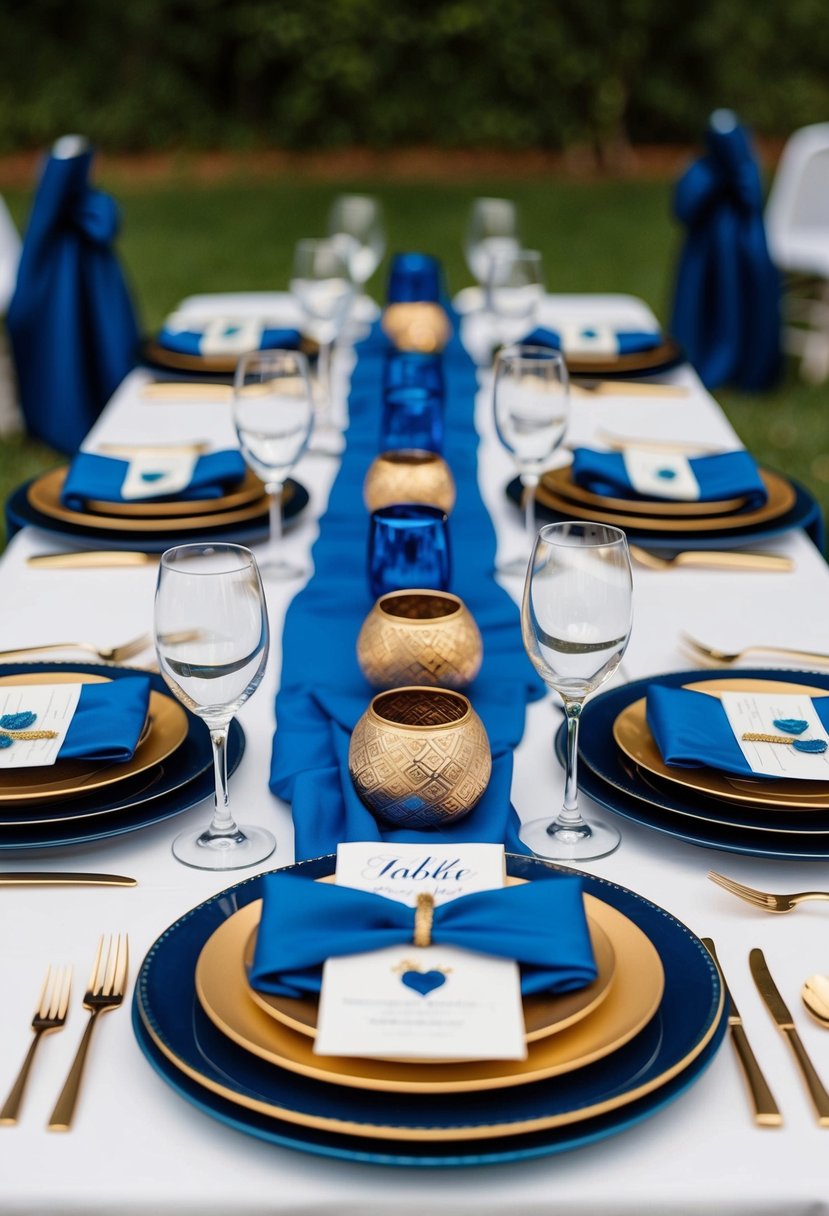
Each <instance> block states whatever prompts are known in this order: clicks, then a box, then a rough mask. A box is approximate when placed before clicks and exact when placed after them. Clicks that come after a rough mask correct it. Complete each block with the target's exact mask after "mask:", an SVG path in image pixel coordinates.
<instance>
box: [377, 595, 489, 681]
mask: <svg viewBox="0 0 829 1216" xmlns="http://www.w3.org/2000/svg"><path fill="white" fill-rule="evenodd" d="M482 659H483V642H482V641H481V635H480V632H479V631H478V626H477V625H476V624H475V620H474V618H473V616H472V614H471V613H470V611H469V609H468V608H467V607H466V605H465V604H464V602H463V600H461V599H459V598H458V596H456V595H450V594H449V592H447V591H428V590H416V591H392V592H390V593H389V594H388V595H381V596H380V599H379V600H378V601H377V603H376V604H375V605H374V607H373V608H372V610H371V612H370V613H369V614H368V616H367V617H366V619H365V621H364V622H363V627H362V629H361V630H360V634H359V637H358V638H357V661H358V663H359V664H360V668H361V670H362V672H363V675H364V676H365V677H366V679H367V680H368V682H369V684H373V685H374V687H375V688H397V687H400V686H401V685H404V684H427V685H431V686H433V687H440V688H465V687H466V685H467V684H469V683H471V681H472V680H474V679H475V676H476V675H477V674H478V672H479V671H480V669H481V660H482Z"/></svg>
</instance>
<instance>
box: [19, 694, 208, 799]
mask: <svg viewBox="0 0 829 1216" xmlns="http://www.w3.org/2000/svg"><path fill="white" fill-rule="evenodd" d="M137 674H140V673H137ZM108 682H109V681H108V679H107V677H106V676H98V675H91V674H89V673H85V672H74V671H60V672H56V671H47V672H40V671H39V672H26V673H24V674H21V675H12V676H3V677H2V678H0V684H106V683H108ZM148 717H149V730H147V731H146V732H145V735H144V736H143V738H142V741H141V742H140V743H139V744H138V746H137V747H136V749H135V752H134V753H133V757H132V759H131V760H128V761H126V763H124V764H102V763H101V762H100V761H82V760H63V761H61V760H59V761H57V763H55V764H53V765H50V766H49V767H46V768H28V769H2V770H0V803H3V802H8V803H22V802H26V803H29V802H48V801H51V800H54V799H58V798H71V797H73V796H74V795H83V794H86V793H89V792H90V791H91V790H94V789H98V788H100V787H101V786H104V785H114V784H115V783H116V782H118V781H124V780H126V778H128V777H134V776H136V774H138V773H143V772H145V771H146V770H147V769H150V768H152V767H153V766H154V765H156V764H158V763H160V761H162V760H164V759H166V757H167V756H169V755H171V754H172V753H173V752H174V751H175V750H176V748H177V747H179V746H180V745H181V744H182V743H183V742H184V739H185V737H186V735H187V715H186V714H185V712H184V710H183V709H182V707H181V706H180V705H179V704H178V702H177V701H174V700H173V699H172V697H167V696H164V695H163V694H162V693H160V692H155V691H151V692H150V703H149V714H148Z"/></svg>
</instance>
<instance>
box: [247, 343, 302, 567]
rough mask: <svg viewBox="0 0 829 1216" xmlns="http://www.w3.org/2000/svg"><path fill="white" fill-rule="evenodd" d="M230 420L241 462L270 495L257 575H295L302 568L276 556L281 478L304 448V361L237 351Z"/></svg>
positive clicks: (295, 354) (290, 353) (280, 353)
mask: <svg viewBox="0 0 829 1216" xmlns="http://www.w3.org/2000/svg"><path fill="white" fill-rule="evenodd" d="M233 423H234V425H235V427H236V434H237V435H238V437H239V446H240V448H241V449H242V455H243V456H244V458H245V460H246V462H247V463H248V464H249V465H250V467H251V468H252V469H253V471H254V473H255V474H256V475H257V477H260V478H261V479H262V481H263V482H264V483H265V489H266V490H267V492H268V495H269V498H270V520H271V536H270V546H269V547H270V555H269V556H268V557H266V560H265V561H264V562H263V564H262V571H263V573H265V574H267V575H269V576H273V577H274V578H297V577H299V576H300V575H302V574H304V573H305V571H304V570H303V569H302V568H301V567H299V566H295V565H292V564H291V563H290V562H286V561H285V560H284V558H281V557H280V556H279V547H280V542H281V540H282V531H283V529H282V496H283V493H284V489H285V479H286V477H287V476H288V474H289V472H290V471H291V469H292V468H293V467H294V465H295V464H296V462H297V461H298V460H299V458H300V456H301V455H302V453H303V452H304V451H305V449H306V447H307V446H308V440H309V438H310V435H311V429H312V427H313V423H314V407H313V401H312V397H311V382H310V377H309V374H308V361H307V359H306V358H305V356H304V355H303V354H301V353H300V352H299V351H294V350H260V351H252V352H251V353H250V354H247V355H243V356H242V358H241V359H240V360H239V362H238V363H237V365H236V375H235V377H234V381H233Z"/></svg>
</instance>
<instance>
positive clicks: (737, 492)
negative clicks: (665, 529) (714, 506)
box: [571, 448, 768, 510]
mask: <svg viewBox="0 0 829 1216" xmlns="http://www.w3.org/2000/svg"><path fill="white" fill-rule="evenodd" d="M642 459H644V460H645V461H646V462H647V465H648V467H649V468H650V469H651V471H652V477H650V478H649V479H648V488H649V489H650V490H652V491H653V492H651V493H640V492H638V491H637V490H636V489H635V488H634V485H633V484H632V481H631V469H632V463H631V462H632V461H633V460H642ZM683 469H688V470H690V473H691V474H692V477H691V487H690V488H689V492H688V493H687V494H686V493H682V494H681V493H679V492H677V491H676V488H675V487H674V492H673V493H672V492H671V487H672V485H673V484H674V483H675V482H676V481H677V479H678V478H679V476H680V474H681V472H682V470H683ZM571 472H572V477H573V481H574V482H575V483H576V485H579V486H583V487H584V489H586V490H590V491H591V492H592V493H593V494H601V495H603V496H606V497H610V498H631V499H638V500H641V501H654V502H662V501H685V502H719V501H720V500H722V499H725V498H742V497H745V498H746V499H747V502H746V507H747V508H748V509H751V510H753V509H755V508H757V507H761V506H763V504H764V503H765V502H766V501H767V499H768V492H767V490H766V487H765V485H764V484H763V480H762V478H761V477H760V473H759V471H758V468H757V463H756V461H755V460H754V457H753V456H752V455H751V454H750V453H749V452H746V451H745V450H742V449H740V450H738V451H735V452H718V453H717V454H716V455H714V456H696V457H692V458H691V459H690V460H688V459H687V458H685V457H678V456H677V455H676V454H674V453H670V454H665V455H660V454H659V453H652V452H649V453H646V452H645V451H644V450H639V451H638V452H637V453H624V452H597V451H595V450H594V449H593V448H576V449H575V451H574V452H573V464H572V466H571ZM660 478H664V484H665V491H664V493H659V492H658V490H659V486H660V484H661V482H660ZM694 491H696V492H694Z"/></svg>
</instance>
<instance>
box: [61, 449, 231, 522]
mask: <svg viewBox="0 0 829 1216" xmlns="http://www.w3.org/2000/svg"><path fill="white" fill-rule="evenodd" d="M129 468H130V463H129V461H128V460H118V459H117V458H116V457H112V456H99V455H98V454H97V453H96V452H79V453H78V455H77V456H76V457H75V459H74V460H73V461H72V463H71V465H70V466H69V472H68V473H67V475H66V481H65V482H64V483H63V489H62V491H61V496H60V500H61V502H62V503H63V505H64V506H65V507H68V508H69V509H70V510H71V511H83V510H84V509H85V506H86V503H87V501H88V500H89V499H100V501H101V502H125V501H127V500H125V499H124V498H123V496H122V493H121V490H122V487H123V484H124V478H125V477H126V476H127V473H128V471H129ZM145 476H146V477H147V488H148V494H147V499H146V501H158V502H163V501H164V498H163V496H160V495H154V494H152V492H151V488H152V485H153V476H152V468H151V467H149V466H147V467H146V469H145ZM244 476H245V461H244V457H243V456H242V453H241V452H239V451H237V450H236V449H235V448H229V449H227V450H226V451H222V452H208V453H207V455H205V456H199V458H198V460H197V461H196V463H195V466H194V468H193V473H192V476H191V478H190V484H189V485H188V486H186V487H185V489H183V490H182V491H180V492H179V493H178V494H176V495H174V496H173V497H174V498H175V499H183V500H185V501H187V500H189V499H193V500H197V499H206V498H221V497H222V495H224V494H228V493H230V491H231V490H234V489H236V487H237V486H238V485H239V483H240V482H241V481H242V480H243V478H244ZM129 501H131V502H141V501H145V500H143V499H140V498H139V499H130V500H129Z"/></svg>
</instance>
